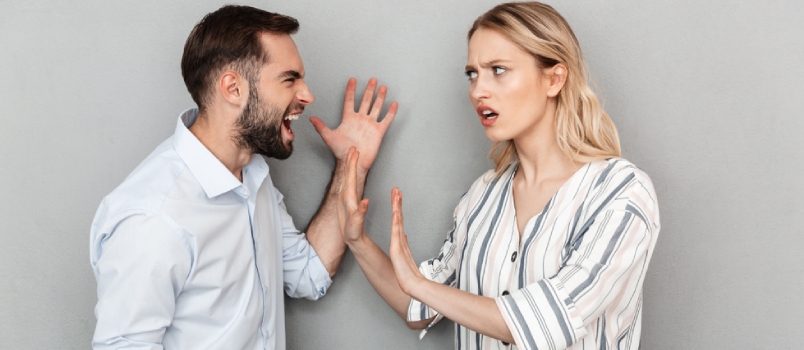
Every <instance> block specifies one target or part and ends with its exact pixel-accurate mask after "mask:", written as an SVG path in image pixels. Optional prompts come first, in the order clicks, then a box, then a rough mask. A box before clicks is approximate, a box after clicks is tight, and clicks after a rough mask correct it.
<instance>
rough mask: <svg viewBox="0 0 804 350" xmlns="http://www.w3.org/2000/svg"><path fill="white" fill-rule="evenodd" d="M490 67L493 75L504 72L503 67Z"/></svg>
mask: <svg viewBox="0 0 804 350" xmlns="http://www.w3.org/2000/svg"><path fill="white" fill-rule="evenodd" d="M491 69H492V70H493V71H494V75H500V74H503V73H505V68H503V67H492V68H491Z"/></svg>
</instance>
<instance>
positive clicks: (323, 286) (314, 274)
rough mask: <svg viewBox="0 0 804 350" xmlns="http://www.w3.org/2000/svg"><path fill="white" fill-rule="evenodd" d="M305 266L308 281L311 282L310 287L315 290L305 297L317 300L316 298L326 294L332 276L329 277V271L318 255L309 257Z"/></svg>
mask: <svg viewBox="0 0 804 350" xmlns="http://www.w3.org/2000/svg"><path fill="white" fill-rule="evenodd" d="M307 268H308V271H309V273H310V281H311V283H312V284H313V285H312V288H313V290H314V291H315V293H313V294H312V295H311V296H309V297H307V299H310V300H318V298H321V297H323V296H324V295H325V294H327V289H329V286H331V285H332V278H330V277H329V271H327V268H326V267H324V263H322V262H321V259H320V258H319V257H318V255H316V256H315V258H313V259H310V263H309V265H308V266H307Z"/></svg>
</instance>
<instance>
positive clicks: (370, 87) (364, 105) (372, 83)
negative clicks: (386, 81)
mask: <svg viewBox="0 0 804 350" xmlns="http://www.w3.org/2000/svg"><path fill="white" fill-rule="evenodd" d="M376 88H377V79H375V78H371V79H369V81H368V84H366V91H364V92H363V100H362V101H360V110H359V111H358V113H360V114H368V112H369V107H370V106H371V99H372V98H374V89H376Z"/></svg>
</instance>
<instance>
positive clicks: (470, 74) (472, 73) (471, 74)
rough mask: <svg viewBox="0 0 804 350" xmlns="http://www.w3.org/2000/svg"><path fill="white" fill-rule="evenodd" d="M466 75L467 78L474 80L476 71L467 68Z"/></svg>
mask: <svg viewBox="0 0 804 350" xmlns="http://www.w3.org/2000/svg"><path fill="white" fill-rule="evenodd" d="M466 76H467V77H469V80H474V79H475V78H477V72H475V71H471V70H468V71H466Z"/></svg>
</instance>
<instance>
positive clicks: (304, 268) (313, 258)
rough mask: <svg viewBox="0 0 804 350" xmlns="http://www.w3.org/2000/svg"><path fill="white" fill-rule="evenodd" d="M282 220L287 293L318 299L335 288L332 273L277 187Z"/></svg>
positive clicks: (284, 276)
mask: <svg viewBox="0 0 804 350" xmlns="http://www.w3.org/2000/svg"><path fill="white" fill-rule="evenodd" d="M274 193H275V194H276V196H277V202H278V203H279V216H280V220H281V221H282V260H283V266H284V271H283V272H284V273H283V278H284V284H285V293H287V295H288V296H290V297H292V298H306V299H310V300H318V298H320V297H322V296H324V294H326V293H327V289H329V286H330V285H332V279H331V278H330V277H329V271H327V269H326V267H324V263H322V262H321V259H319V258H318V254H317V253H316V252H315V249H313V246H312V245H311V244H310V242H308V241H307V236H306V235H305V234H304V233H302V232H300V231H299V230H298V229H296V226H295V225H294V224H293V218H292V217H291V216H290V214H288V210H287V207H285V201H284V199H283V198H284V197H283V196H282V193H280V192H279V190H277V189H276V188H274Z"/></svg>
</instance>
